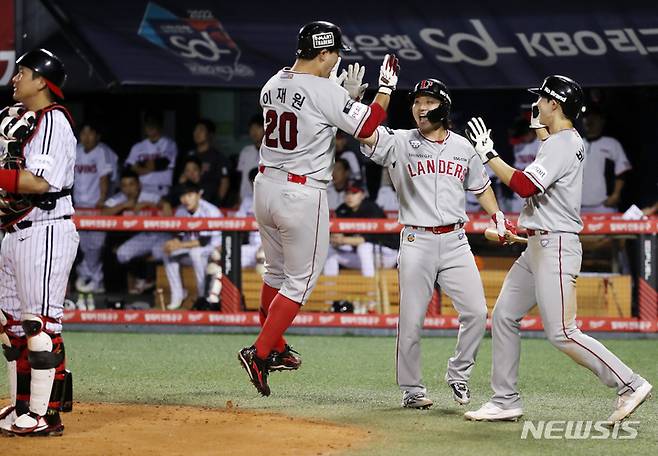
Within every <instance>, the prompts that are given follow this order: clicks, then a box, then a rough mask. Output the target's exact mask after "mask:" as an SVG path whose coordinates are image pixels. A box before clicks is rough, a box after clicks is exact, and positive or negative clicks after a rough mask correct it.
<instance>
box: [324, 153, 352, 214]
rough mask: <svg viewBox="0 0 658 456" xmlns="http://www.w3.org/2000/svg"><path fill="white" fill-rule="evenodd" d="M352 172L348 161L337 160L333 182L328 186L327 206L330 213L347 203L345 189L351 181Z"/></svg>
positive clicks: (332, 177)
mask: <svg viewBox="0 0 658 456" xmlns="http://www.w3.org/2000/svg"><path fill="white" fill-rule="evenodd" d="M351 175H352V171H351V170H350V164H349V162H348V161H347V160H344V159H342V158H337V159H336V161H335V163H334V170H333V171H332V172H331V182H329V183H328V184H327V204H328V206H329V210H330V211H335V210H336V208H338V206H340V205H341V204H343V202H344V201H345V188H347V184H348V183H349V181H350V177H351Z"/></svg>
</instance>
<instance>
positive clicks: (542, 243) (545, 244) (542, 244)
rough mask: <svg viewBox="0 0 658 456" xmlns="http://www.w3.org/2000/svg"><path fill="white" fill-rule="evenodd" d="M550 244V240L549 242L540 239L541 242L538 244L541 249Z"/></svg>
mask: <svg viewBox="0 0 658 456" xmlns="http://www.w3.org/2000/svg"><path fill="white" fill-rule="evenodd" d="M550 243H551V240H550V239H541V240H540V241H539V244H540V245H541V246H542V247H546V246H547V245H548V244H550Z"/></svg>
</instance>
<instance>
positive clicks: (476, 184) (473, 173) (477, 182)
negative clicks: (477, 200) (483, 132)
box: [464, 150, 491, 195]
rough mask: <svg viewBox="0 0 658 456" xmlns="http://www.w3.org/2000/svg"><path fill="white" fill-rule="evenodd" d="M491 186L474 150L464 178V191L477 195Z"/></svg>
mask: <svg viewBox="0 0 658 456" xmlns="http://www.w3.org/2000/svg"><path fill="white" fill-rule="evenodd" d="M490 185H491V180H490V179H489V175H488V174H487V170H486V169H485V168H484V164H482V160H481V159H480V157H478V155H477V153H475V150H474V151H473V156H471V158H470V160H469V161H468V170H467V171H466V176H465V178H464V189H465V190H468V191H469V192H471V193H473V194H475V195H479V194H480V193H482V192H484V191H485V190H486V189H487V188H489V186H490Z"/></svg>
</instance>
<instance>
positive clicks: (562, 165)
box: [523, 137, 577, 193]
mask: <svg viewBox="0 0 658 456" xmlns="http://www.w3.org/2000/svg"><path fill="white" fill-rule="evenodd" d="M551 139H552V138H551V137H549V138H548V139H547V140H546V141H544V144H542V146H541V149H539V153H538V154H537V158H535V161H533V162H532V163H531V164H529V165H528V166H527V167H526V169H524V170H523V173H524V174H525V175H526V176H528V177H529V178H530V180H531V181H532V183H533V184H535V186H536V187H537V189H538V190H539V192H540V193H544V192H545V191H546V189H547V188H548V187H550V186H551V185H553V183H554V182H555V181H557V180H558V179H559V178H561V177H562V176H564V175H565V174H566V171H567V170H568V169H569V168H571V167H572V166H576V165H575V164H574V160H577V158H576V153H575V152H574V151H573V150H571V149H570V148H569V147H565V144H563V143H562V142H560V141H555V140H554V141H551Z"/></svg>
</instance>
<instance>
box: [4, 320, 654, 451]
mask: <svg viewBox="0 0 658 456" xmlns="http://www.w3.org/2000/svg"><path fill="white" fill-rule="evenodd" d="M253 338H254V337H253V336H252V335H160V334H96V333H94V334H91V333H66V334H65V341H66V347H67V354H68V360H69V366H70V368H71V369H72V371H73V373H74V379H75V396H76V400H80V401H104V402H137V403H152V404H189V405H202V406H211V407H220V408H221V407H224V406H225V404H226V401H228V400H231V401H233V403H234V404H237V405H238V406H239V407H240V408H242V409H253V410H259V411H268V412H278V413H283V414H287V415H291V416H298V417H308V418H320V419H325V420H329V421H334V422H337V423H342V424H350V425H357V426H361V427H365V428H367V429H370V430H372V431H373V433H374V434H375V435H376V436H377V438H376V439H373V444H372V445H371V446H369V447H368V448H367V449H363V450H359V451H352V452H351V453H349V454H350V455H354V456H355V455H359V456H365V455H377V456H386V455H402V454H404V455H425V454H427V455H430V454H431V455H438V454H449V455H461V454H464V455H480V454H484V455H485V456H493V455H499V454H500V455H509V454H514V455H526V454H542V455H549V454H560V455H561V456H566V455H574V456H575V455H579V456H580V455H589V454H591V455H597V456H601V455H608V454H632V455H644V454H646V455H649V454H651V455H655V454H658V413H657V407H656V403H657V402H656V400H655V399H654V400H651V401H649V402H647V403H646V404H645V405H643V406H642V407H641V408H640V410H638V412H637V413H636V414H635V415H634V416H633V419H634V420H638V421H640V423H641V424H640V429H639V435H638V438H637V439H636V440H591V439H588V440H580V441H574V440H532V439H531V440H521V439H520V434H521V427H522V425H521V423H472V422H467V421H465V420H464V419H463V417H462V413H463V411H464V410H465V409H464V408H461V407H459V406H458V405H457V404H455V403H454V402H453V401H452V399H451V397H450V395H449V390H448V388H447V386H446V385H445V383H444V382H443V381H442V378H443V375H444V373H445V365H446V361H447V359H448V357H449V356H450V354H451V352H452V350H453V346H454V343H455V340H454V339H453V338H426V339H424V340H423V372H424V373H425V383H426V384H427V386H428V389H429V394H430V397H431V398H432V399H433V400H434V401H435V404H434V407H433V408H432V409H431V410H429V411H416V410H406V409H404V410H403V409H401V408H400V407H399V404H400V398H401V397H400V392H399V391H398V388H397V385H396V384H395V370H394V353H395V339H394V338H391V337H310V336H292V337H291V338H290V341H291V343H292V344H293V345H294V346H295V348H296V349H298V350H299V351H300V352H301V353H302V355H303V358H304V364H303V366H302V368H301V369H300V370H299V371H297V372H283V373H274V374H272V375H271V377H270V385H271V387H272V391H273V393H272V396H270V397H269V398H261V397H260V396H259V395H258V394H257V393H256V390H255V389H254V388H253V386H252V385H251V384H250V383H249V382H248V380H247V376H246V374H245V372H244V371H243V370H242V368H241V367H240V365H239V364H238V361H237V360H236V351H237V350H238V349H239V348H240V347H242V346H245V345H249V344H250V343H251V342H252V341H253ZM490 342H491V341H490V339H485V341H484V343H483V345H482V348H481V351H480V355H479V361H480V362H479V363H478V364H477V366H476V367H475V369H474V372H473V378H472V381H471V388H472V391H473V402H472V404H471V406H470V407H469V408H468V409H472V408H475V407H478V406H479V405H480V404H482V403H483V402H485V401H486V400H487V399H488V396H489V394H490V389H489V371H490V366H491V343H490ZM605 344H606V345H607V346H609V347H610V348H611V349H612V350H613V351H614V352H615V353H616V354H617V355H618V356H619V357H620V358H621V359H623V360H625V361H626V362H627V363H628V364H629V365H630V366H631V367H632V368H634V369H636V370H637V371H638V372H639V373H640V374H642V375H643V376H644V377H646V378H648V379H650V380H653V383H654V384H656V383H658V362H657V361H658V343H657V342H656V341H655V340H647V341H640V340H628V341H620V340H614V341H613V340H608V341H605ZM4 377H5V376H4V375H2V376H0V378H2V380H3V384H2V385H0V387H1V388H2V390H0V391H6V389H5V388H6V382H4ZM520 387H521V391H522V394H523V398H524V406H525V407H524V410H525V413H526V415H525V418H526V419H529V420H533V421H534V420H569V419H571V420H602V419H605V418H607V416H608V415H609V413H610V411H611V407H612V400H613V397H614V392H613V391H612V390H610V389H608V388H606V387H604V386H602V385H601V384H600V383H599V382H598V380H597V379H596V377H594V376H593V375H592V374H591V373H590V372H589V371H588V370H586V369H584V368H582V367H580V366H578V365H576V364H575V363H574V362H572V361H571V360H570V359H569V358H567V357H566V356H565V355H563V354H561V353H559V352H558V351H557V350H555V349H553V348H552V347H551V346H550V344H549V343H548V342H547V341H545V340H524V342H523V354H522V364H521V374H520ZM210 434H212V432H210ZM255 438H256V436H255Z"/></svg>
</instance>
